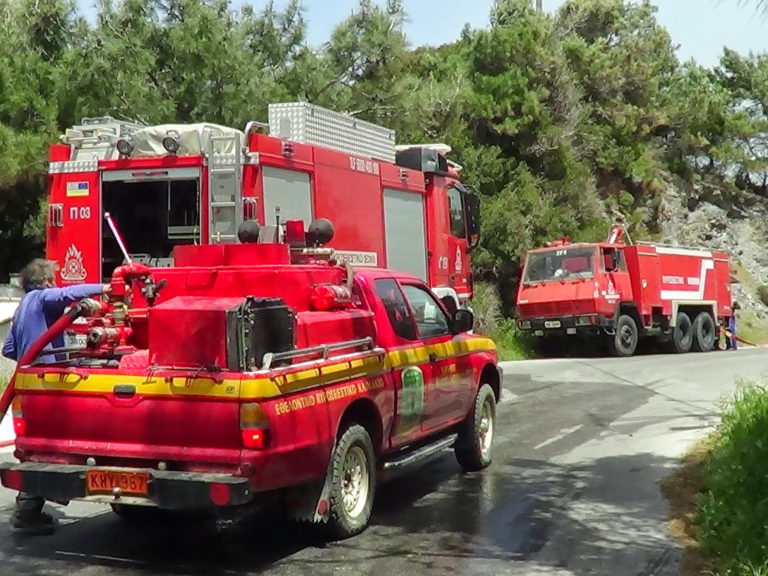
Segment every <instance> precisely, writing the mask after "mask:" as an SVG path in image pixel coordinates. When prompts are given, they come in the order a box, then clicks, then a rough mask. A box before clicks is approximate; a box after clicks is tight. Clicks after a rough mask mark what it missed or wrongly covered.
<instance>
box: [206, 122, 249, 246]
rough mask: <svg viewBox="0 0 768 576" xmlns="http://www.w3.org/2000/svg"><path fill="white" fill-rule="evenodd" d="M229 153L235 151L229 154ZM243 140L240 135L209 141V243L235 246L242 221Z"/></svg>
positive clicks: (215, 137)
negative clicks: (238, 228) (228, 151)
mask: <svg viewBox="0 0 768 576" xmlns="http://www.w3.org/2000/svg"><path fill="white" fill-rule="evenodd" d="M226 150H234V153H233V154H228V153H226V152H222V151H226ZM241 150H242V139H241V137H240V134H234V135H230V136H211V137H210V139H209V141H208V151H207V156H208V197H209V203H208V205H209V210H208V242H209V243H210V244H232V243H234V242H236V241H237V227H238V226H239V224H240V222H242V220H243V188H242V180H243V172H242V156H241Z"/></svg>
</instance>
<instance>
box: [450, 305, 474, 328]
mask: <svg viewBox="0 0 768 576" xmlns="http://www.w3.org/2000/svg"><path fill="white" fill-rule="evenodd" d="M474 325H475V315H474V314H473V313H472V311H471V310H467V309H466V308H459V309H458V310H456V312H454V313H453V333H454V334H461V333H463V332H469V331H470V330H472V328H473V327H474Z"/></svg>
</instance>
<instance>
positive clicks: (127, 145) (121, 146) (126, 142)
mask: <svg viewBox="0 0 768 576" xmlns="http://www.w3.org/2000/svg"><path fill="white" fill-rule="evenodd" d="M117 151H118V152H120V155H121V156H129V155H130V154H131V152H132V151H133V138H131V135H130V134H126V135H125V136H121V137H120V138H119V139H118V141H117Z"/></svg>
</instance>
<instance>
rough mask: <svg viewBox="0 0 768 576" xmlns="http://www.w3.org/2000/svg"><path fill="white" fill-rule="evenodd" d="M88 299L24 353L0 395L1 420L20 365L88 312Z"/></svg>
mask: <svg viewBox="0 0 768 576" xmlns="http://www.w3.org/2000/svg"><path fill="white" fill-rule="evenodd" d="M90 302H92V301H90ZM90 302H89V300H88V299H85V300H81V301H80V302H78V303H77V304H75V305H74V306H72V308H70V309H69V310H67V311H66V312H65V313H64V314H63V315H62V317H61V318H59V319H58V320H56V322H54V323H53V324H52V325H51V327H50V328H48V330H46V331H45V332H44V333H43V335H42V336H40V338H38V339H37V340H35V342H34V343H33V344H32V346H30V347H29V350H27V351H26V352H25V353H24V355H23V356H22V357H21V358H20V359H19V360H18V362H17V363H16V369H15V370H14V371H13V376H11V379H10V381H9V382H8V386H6V388H5V391H4V392H3V395H2V396H0V420H2V419H3V418H4V417H5V413H6V412H7V411H8V408H9V406H10V405H11V402H12V401H13V396H14V393H15V389H16V373H17V372H18V370H19V367H21V366H26V365H28V364H31V363H32V362H33V361H34V360H35V359H36V358H37V357H38V355H39V354H40V352H42V351H43V348H45V347H46V346H47V345H48V343H49V342H51V341H52V340H53V339H54V338H55V337H56V336H58V335H59V334H61V333H62V332H64V330H66V329H67V328H68V327H69V326H70V325H71V324H72V323H73V322H74V321H75V320H77V319H78V318H80V317H81V316H83V315H84V314H86V313H87V312H89V311H90V310H91V309H92V304H91V303H90Z"/></svg>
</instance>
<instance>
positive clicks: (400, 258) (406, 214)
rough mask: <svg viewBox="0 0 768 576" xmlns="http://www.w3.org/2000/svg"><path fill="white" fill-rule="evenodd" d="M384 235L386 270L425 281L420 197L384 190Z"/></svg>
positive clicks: (425, 246)
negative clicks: (385, 240) (396, 271)
mask: <svg viewBox="0 0 768 576" xmlns="http://www.w3.org/2000/svg"><path fill="white" fill-rule="evenodd" d="M384 234H385V236H386V238H387V268H390V269H392V270H400V271H402V272H410V273H411V274H415V275H416V276H418V277H419V278H421V279H422V280H424V281H426V279H427V239H426V234H425V232H424V198H423V197H422V196H421V195H420V194H414V193H412V192H402V191H400V190H392V189H389V188H385V189H384Z"/></svg>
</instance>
